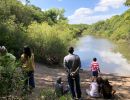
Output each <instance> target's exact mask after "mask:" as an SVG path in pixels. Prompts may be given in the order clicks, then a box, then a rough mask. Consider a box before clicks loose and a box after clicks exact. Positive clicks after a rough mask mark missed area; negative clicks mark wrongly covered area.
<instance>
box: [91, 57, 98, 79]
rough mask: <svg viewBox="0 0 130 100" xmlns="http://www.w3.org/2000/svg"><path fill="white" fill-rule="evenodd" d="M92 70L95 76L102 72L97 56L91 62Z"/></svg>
mask: <svg viewBox="0 0 130 100" xmlns="http://www.w3.org/2000/svg"><path fill="white" fill-rule="evenodd" d="M91 71H92V76H93V77H96V78H97V77H98V73H100V68H99V63H98V62H97V58H93V61H92V63H91Z"/></svg>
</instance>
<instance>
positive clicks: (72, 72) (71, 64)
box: [63, 47, 81, 100]
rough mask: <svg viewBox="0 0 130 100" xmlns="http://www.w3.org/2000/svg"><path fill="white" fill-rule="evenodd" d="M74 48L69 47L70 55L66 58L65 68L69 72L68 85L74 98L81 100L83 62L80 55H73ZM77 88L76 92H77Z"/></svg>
mask: <svg viewBox="0 0 130 100" xmlns="http://www.w3.org/2000/svg"><path fill="white" fill-rule="evenodd" d="M73 52H74V48H73V47H69V49H68V53H69V54H68V55H67V56H65V57H64V62H63V63H64V68H65V69H66V71H67V77H68V83H69V87H70V91H71V94H72V98H73V99H76V98H78V99H79V100H80V99H81V89H80V76H79V69H80V68H81V62H80V58H79V56H78V55H76V54H73ZM75 88H76V92H75ZM76 94H77V95H76Z"/></svg>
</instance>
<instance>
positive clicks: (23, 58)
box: [21, 54, 26, 63]
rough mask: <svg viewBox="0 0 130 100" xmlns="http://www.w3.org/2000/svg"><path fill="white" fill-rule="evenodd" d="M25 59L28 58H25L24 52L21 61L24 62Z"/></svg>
mask: <svg viewBox="0 0 130 100" xmlns="http://www.w3.org/2000/svg"><path fill="white" fill-rule="evenodd" d="M25 61H26V59H25V57H24V54H22V55H21V62H22V63H25Z"/></svg>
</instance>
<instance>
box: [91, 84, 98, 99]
mask: <svg viewBox="0 0 130 100" xmlns="http://www.w3.org/2000/svg"><path fill="white" fill-rule="evenodd" d="M90 96H92V97H99V92H98V84H97V82H92V83H91V85H90Z"/></svg>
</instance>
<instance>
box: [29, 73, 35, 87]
mask: <svg viewBox="0 0 130 100" xmlns="http://www.w3.org/2000/svg"><path fill="white" fill-rule="evenodd" d="M29 86H30V89H33V88H35V82H34V72H33V71H30V72H29Z"/></svg>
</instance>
